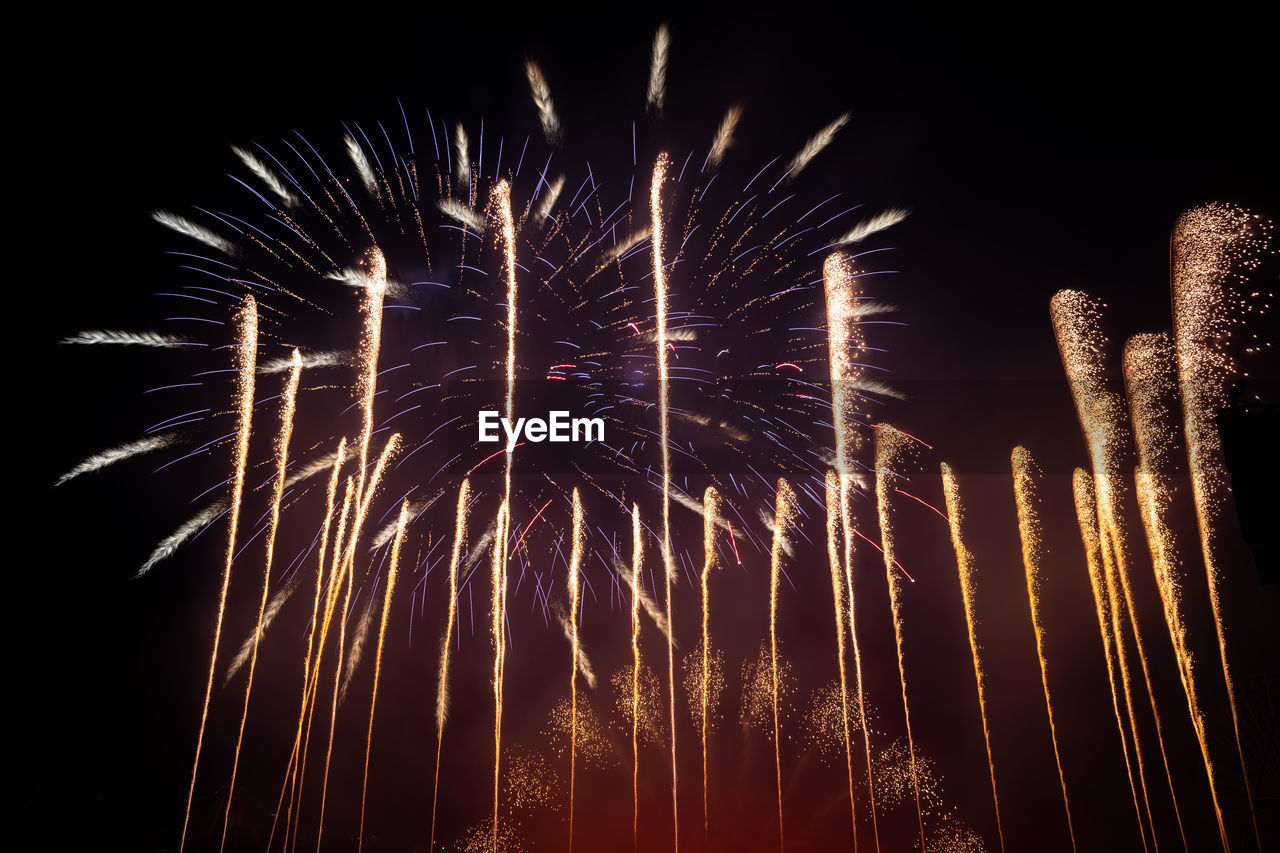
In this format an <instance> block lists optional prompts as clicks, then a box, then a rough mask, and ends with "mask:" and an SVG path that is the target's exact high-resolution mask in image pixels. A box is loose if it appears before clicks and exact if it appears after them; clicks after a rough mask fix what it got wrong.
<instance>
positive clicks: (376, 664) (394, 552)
mask: <svg viewBox="0 0 1280 853" xmlns="http://www.w3.org/2000/svg"><path fill="white" fill-rule="evenodd" d="M408 525H409V501H408V500H406V501H404V502H403V503H401V504H400V519H399V521H397V522H396V538H395V539H393V540H392V542H391V562H390V563H389V564H388V565H387V591H386V593H385V594H384V595H383V598H382V621H381V622H379V623H378V648H377V650H376V651H375V652H374V658H373V694H372V695H371V696H370V698H369V732H368V734H367V735H366V737H365V742H364V780H363V781H362V782H361V785H360V831H359V834H358V835H357V836H356V849H357V850H362V849H363V848H364V805H365V800H366V799H367V796H368V793H369V755H370V754H371V753H372V751H373V712H374V709H375V708H376V707H377V705H378V679H379V678H380V677H381V675H382V649H383V645H384V644H385V643H386V639H387V620H388V619H389V618H390V616H391V597H392V595H394V594H395V590H396V570H397V568H398V567H399V564H400V545H401V543H402V542H403V541H404V531H405V528H406V527H407V526H408Z"/></svg>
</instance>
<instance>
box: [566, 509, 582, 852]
mask: <svg viewBox="0 0 1280 853" xmlns="http://www.w3.org/2000/svg"><path fill="white" fill-rule="evenodd" d="M583 523H584V522H583V517H582V495H581V494H580V493H579V491H578V490H577V489H574V490H573V530H572V532H571V534H570V535H571V536H572V537H573V550H572V551H571V553H570V556H569V614H568V615H569V629H570V630H569V633H570V639H571V643H572V646H573V656H572V657H571V659H570V661H569V695H570V696H571V697H572V714H573V718H572V722H571V727H570V735H569V850H570V851H572V850H573V788H574V782H575V780H576V771H577V766H578V668H579V666H580V665H581V655H580V653H579V650H578V606H579V591H578V584H579V575H580V574H581V573H582V546H583V544H584V543H583V539H584V533H583Z"/></svg>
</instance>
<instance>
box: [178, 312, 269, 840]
mask: <svg viewBox="0 0 1280 853" xmlns="http://www.w3.org/2000/svg"><path fill="white" fill-rule="evenodd" d="M235 324H236V343H235V355H234V358H235V365H236V372H237V374H238V378H237V382H236V411H237V421H236V444H235V456H234V463H233V465H234V470H235V474H234V475H233V477H232V481H231V507H230V511H229V516H230V517H229V520H228V525H227V528H228V529H227V556H226V561H225V562H224V563H223V567H222V589H221V590H220V591H219V593H218V617H217V620H216V621H215V622H214V627H213V652H212V654H211V655H210V657H209V680H208V683H207V684H206V686H205V689H204V707H203V708H202V709H201V711H200V732H199V734H198V735H196V757H195V761H194V763H193V764H192V767H191V786H190V787H189V788H188V789H187V810H186V815H185V816H184V817H183V819H182V836H181V840H180V841H179V842H178V849H179V851H181V850H182V849H184V848H185V847H186V842H187V826H188V825H189V824H190V822H191V801H192V799H193V798H194V797H195V793H196V774H197V772H198V771H199V769H200V750H201V748H202V747H203V746H204V727H205V723H206V722H208V719H209V700H210V698H211V697H212V696H213V678H214V675H215V673H216V672H217V669H218V644H219V643H220V642H221V640H222V618H223V616H224V614H225V613H226V607H227V588H228V587H229V586H230V585H231V563H232V561H233V560H234V559H235V554H236V533H237V530H238V528H239V523H240V499H241V497H242V496H243V495H244V472H245V467H246V465H247V463H248V458H249V430H250V428H251V426H252V423H253V380H254V372H255V370H256V369H257V364H258V303H257V302H256V301H255V300H254V298H253V297H252V296H246V297H245V298H244V300H243V301H242V302H241V303H240V308H239V310H238V311H237V312H236V317H235Z"/></svg>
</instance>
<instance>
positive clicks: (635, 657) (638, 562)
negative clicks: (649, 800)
mask: <svg viewBox="0 0 1280 853" xmlns="http://www.w3.org/2000/svg"><path fill="white" fill-rule="evenodd" d="M643 568H644V535H643V532H642V528H641V525H640V507H639V505H637V504H632V505H631V577H630V579H629V580H630V585H631V846H632V849H633V850H639V849H640V847H639V837H640V835H639V831H640V752H639V737H640V573H641V570H642V569H643Z"/></svg>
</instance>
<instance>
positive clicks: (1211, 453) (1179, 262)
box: [1171, 204, 1262, 849]
mask: <svg viewBox="0 0 1280 853" xmlns="http://www.w3.org/2000/svg"><path fill="white" fill-rule="evenodd" d="M1254 220H1255V218H1254V217H1252V216H1250V215H1248V214H1247V213H1245V212H1244V211H1243V210H1241V209H1239V208H1236V207H1233V206H1228V205H1217V204H1210V205H1203V206H1201V207H1197V208H1194V209H1193V210H1190V211H1188V212H1187V213H1184V214H1183V215H1182V216H1181V217H1180V218H1179V219H1178V223H1177V225H1176V226H1175V227H1174V232H1173V244H1172V247H1171V250H1172V251H1171V254H1172V258H1171V260H1172V266H1173V271H1172V272H1173V281H1172V289H1173V322H1174V327H1173V331H1174V343H1175V346H1176V350H1177V358H1178V387H1179V390H1180V391H1181V392H1182V414H1183V429H1184V430H1185V434H1186V442H1187V461H1188V466H1189V468H1190V470H1191V494H1192V497H1193V498H1194V500H1195V506H1196V518H1197V520H1198V522H1199V526H1200V550H1201V553H1202V554H1203V555H1204V565H1205V575H1206V577H1207V579H1208V585H1209V603H1210V605H1211V607H1212V609H1213V623H1214V628H1215V630H1216V631H1217V636H1218V657H1219V658H1220V660H1221V662H1222V677H1223V680H1224V681H1225V682H1226V686H1227V700H1228V704H1229V705H1230V707H1231V725H1232V729H1233V732H1234V734H1235V741H1236V754H1237V756H1238V757H1239V759H1240V770H1241V773H1242V774H1243V776H1244V785H1245V794H1246V796H1247V797H1248V800H1249V817H1250V820H1251V821H1252V822H1253V835H1254V840H1255V842H1256V843H1257V845H1258V849H1262V837H1261V835H1259V833H1258V818H1257V815H1256V814H1255V812H1254V805H1253V789H1252V787H1251V785H1250V782H1249V767H1248V764H1247V763H1246V762H1245V759H1244V746H1243V744H1242V743H1241V741H1240V708H1239V703H1238V702H1237V701H1236V689H1235V681H1234V680H1233V679H1232V677H1231V666H1230V662H1229V660H1228V656H1227V635H1226V627H1225V624H1224V614H1223V605H1222V595H1221V592H1220V588H1221V586H1222V585H1223V583H1224V582H1225V576H1224V574H1223V565H1224V562H1225V559H1224V555H1223V554H1222V543H1221V542H1220V541H1219V539H1218V533H1217V530H1218V525H1217V523H1216V522H1217V521H1218V520H1219V516H1220V514H1221V513H1222V510H1223V504H1224V503H1225V502H1226V501H1227V500H1228V499H1229V493H1230V487H1229V486H1228V475H1227V472H1226V468H1225V463H1224V462H1223V458H1222V443H1221V438H1220V436H1219V434H1218V428H1217V423H1216V421H1215V415H1216V413H1217V411H1218V410H1219V409H1221V408H1222V407H1223V405H1224V404H1225V403H1226V402H1227V400H1226V394H1225V390H1226V388H1227V382H1228V381H1229V380H1230V379H1231V378H1232V377H1233V376H1234V375H1235V373H1236V368H1235V364H1234V361H1233V360H1232V359H1231V358H1230V355H1229V353H1227V352H1226V351H1225V348H1224V347H1223V346H1222V343H1221V342H1222V341H1223V340H1225V339H1228V338H1229V333H1230V324H1231V317H1230V316H1229V312H1228V311H1227V306H1226V304H1225V303H1226V299H1227V282H1228V279H1229V277H1230V276H1231V274H1232V273H1233V271H1234V270H1235V269H1236V267H1237V265H1239V264H1241V263H1243V262H1245V261H1246V259H1247V256H1248V253H1249V252H1250V251H1257V250H1258V249H1259V246H1258V245H1257V244H1258V243H1259V242H1260V241H1259V240H1258V237H1257V235H1256V234H1255V233H1254V231H1255V229H1254V226H1253V222H1254Z"/></svg>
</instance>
